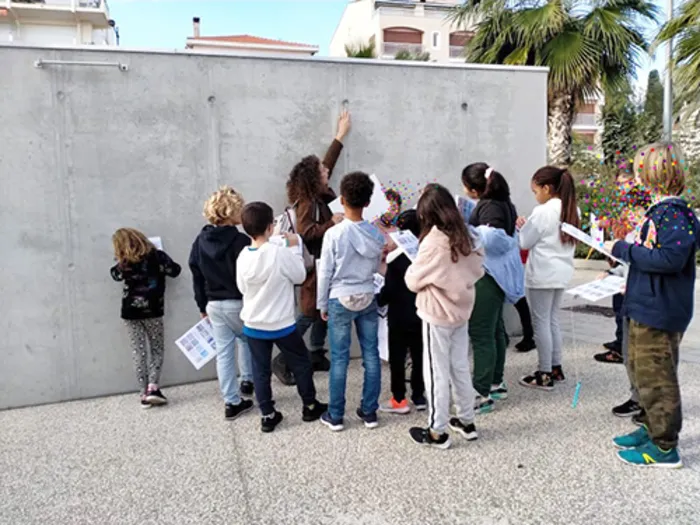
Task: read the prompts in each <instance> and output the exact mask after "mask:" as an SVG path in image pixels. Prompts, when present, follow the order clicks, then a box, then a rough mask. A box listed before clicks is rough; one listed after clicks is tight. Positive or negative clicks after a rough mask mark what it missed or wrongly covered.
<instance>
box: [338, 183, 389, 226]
mask: <svg viewBox="0 0 700 525" xmlns="http://www.w3.org/2000/svg"><path fill="white" fill-rule="evenodd" d="M369 178H370V179H372V182H374V192H373V193H372V198H371V199H370V201H369V206H367V207H366V208H365V210H364V212H363V213H362V217H363V218H364V219H365V220H366V221H367V222H374V221H376V220H377V219H378V218H379V217H381V216H382V215H384V214H385V213H386V212H388V211H389V201H388V200H387V198H386V195H384V190H383V189H382V183H381V182H379V179H378V178H377V176H376V175H370V176H369ZM328 207H329V208H330V209H331V211H332V212H333V213H344V211H345V210H343V205H342V204H340V198H338V199H335V200H334V201H333V202H331V203H330V204H329V205H328Z"/></svg>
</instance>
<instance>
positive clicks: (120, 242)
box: [110, 228, 181, 408]
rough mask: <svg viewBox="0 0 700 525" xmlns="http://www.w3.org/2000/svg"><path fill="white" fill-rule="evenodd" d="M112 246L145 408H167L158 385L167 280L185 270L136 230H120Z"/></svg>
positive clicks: (116, 278)
mask: <svg viewBox="0 0 700 525" xmlns="http://www.w3.org/2000/svg"><path fill="white" fill-rule="evenodd" d="M112 243H113V245H114V255H115V258H116V259H117V264H116V265H115V266H113V267H112V269H111V270H110V274H111V275H112V279H114V280H115V281H117V282H123V283H124V293H123V296H122V312H121V316H122V319H123V320H124V324H126V328H127V330H128V331H129V339H130V341H131V351H132V354H133V357H134V368H135V369H136V379H137V380H138V382H139V387H140V388H141V407H142V408H151V406H154V405H164V404H166V403H167V402H168V400H167V399H166V398H165V396H164V395H163V393H162V392H161V391H160V387H159V386H158V384H159V382H160V372H161V369H162V368H163V356H164V352H165V348H164V344H163V314H164V312H165V310H164V306H165V305H164V302H165V301H164V296H165V277H166V275H167V276H168V277H177V276H178V275H180V270H181V268H180V265H178V264H177V263H175V262H173V260H172V259H171V258H170V257H168V254H166V253H165V252H163V251H160V250H157V249H156V248H155V246H153V244H151V242H150V241H149V240H148V239H147V238H146V236H145V235H144V234H143V233H141V232H140V231H138V230H134V229H133V228H120V229H118V230H117V231H116V232H115V233H114V235H113V236H112ZM146 347H148V352H147V351H146Z"/></svg>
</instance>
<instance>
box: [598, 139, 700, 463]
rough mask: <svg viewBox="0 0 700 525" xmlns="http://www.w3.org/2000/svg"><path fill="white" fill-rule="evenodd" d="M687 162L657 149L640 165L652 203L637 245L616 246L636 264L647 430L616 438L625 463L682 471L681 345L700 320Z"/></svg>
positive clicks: (630, 334) (630, 298) (636, 369)
mask: <svg viewBox="0 0 700 525" xmlns="http://www.w3.org/2000/svg"><path fill="white" fill-rule="evenodd" d="M684 165H685V163H684V159H683V156H682V154H681V151H680V150H679V149H678V147H677V146H674V145H672V144H651V145H649V146H647V147H645V148H643V149H641V150H640V151H639V152H638V153H637V155H636V157H635V161H634V172H635V177H636V182H637V183H638V184H642V185H644V186H645V187H646V188H647V189H648V190H649V192H650V197H651V200H652V205H651V206H650V207H649V209H648V210H647V212H646V214H645V216H644V222H643V223H642V226H641V228H640V229H639V230H637V232H636V237H635V239H634V242H626V241H619V240H618V241H609V242H608V243H606V244H607V246H606V247H607V248H608V249H609V250H611V251H612V254H613V255H614V256H615V257H618V258H619V259H622V260H623V261H625V262H627V263H628V264H629V273H628V276H627V285H626V287H625V296H624V301H623V304H622V314H623V316H624V322H625V324H626V325H627V326H626V335H627V337H626V341H625V343H626V345H627V356H626V365H627V371H628V375H629V377H630V380H631V383H632V387H633V389H634V390H636V391H637V392H638V394H639V404H640V405H641V408H642V412H641V414H640V418H639V421H640V424H641V425H642V426H641V428H639V429H638V430H636V431H635V432H632V433H631V434H628V435H624V436H619V437H616V438H615V439H613V443H614V444H615V446H616V447H618V448H620V449H622V450H621V451H619V452H618V453H617V455H618V457H619V458H620V459H621V460H622V461H624V462H625V463H628V464H631V465H635V466H644V467H661V468H678V467H681V466H682V461H681V457H680V455H679V453H678V435H679V433H680V431H681V426H682V422H683V419H682V413H681V394H680V386H679V383H678V358H679V355H678V354H679V347H680V343H681V340H682V339H683V334H684V332H685V330H686V329H687V328H688V324H690V321H691V319H692V317H693V304H694V297H695V253H696V251H697V249H698V243H699V239H698V228H700V223H699V222H698V219H697V218H696V216H695V214H694V213H693V211H692V210H691V209H690V207H689V206H688V204H687V203H686V202H685V201H684V200H683V199H681V198H680V195H681V194H682V192H683V190H684V189H685V174H684V172H683V168H684Z"/></svg>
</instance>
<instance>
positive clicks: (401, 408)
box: [379, 396, 411, 414]
mask: <svg viewBox="0 0 700 525" xmlns="http://www.w3.org/2000/svg"><path fill="white" fill-rule="evenodd" d="M379 411H380V412H389V413H390V414H408V413H409V412H410V411H411V407H410V406H409V404H408V399H406V398H404V400H403V401H401V402H400V403H399V402H398V401H396V399H394V397H393V396H392V397H391V399H390V400H389V401H388V402H387V403H383V404H382V405H381V406H380V407H379Z"/></svg>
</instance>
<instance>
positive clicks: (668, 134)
mask: <svg viewBox="0 0 700 525" xmlns="http://www.w3.org/2000/svg"><path fill="white" fill-rule="evenodd" d="M672 18H673V0H666V21H670V20H671V19H672ZM664 80H665V82H664V140H665V141H666V142H671V140H672V139H673V39H671V40H669V41H668V42H667V43H666V78H665V79H664Z"/></svg>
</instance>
